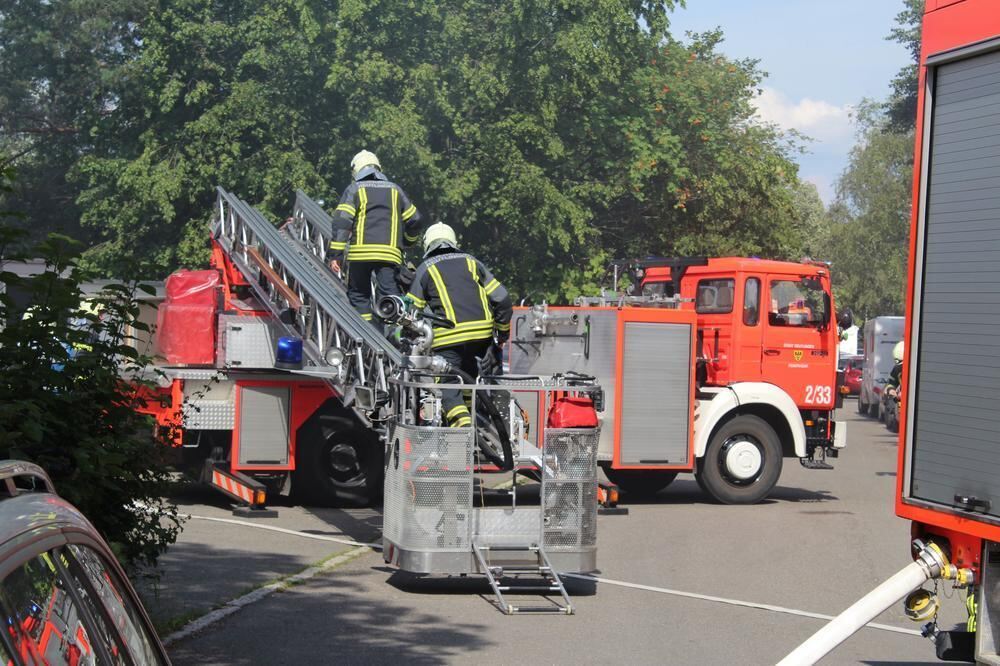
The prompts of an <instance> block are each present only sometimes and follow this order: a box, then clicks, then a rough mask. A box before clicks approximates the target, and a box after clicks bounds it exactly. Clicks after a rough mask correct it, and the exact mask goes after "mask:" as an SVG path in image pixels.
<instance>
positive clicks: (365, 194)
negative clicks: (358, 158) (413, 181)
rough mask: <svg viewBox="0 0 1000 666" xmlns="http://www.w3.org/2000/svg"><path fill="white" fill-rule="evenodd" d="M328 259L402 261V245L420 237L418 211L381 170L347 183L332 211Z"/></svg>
mask: <svg viewBox="0 0 1000 666" xmlns="http://www.w3.org/2000/svg"><path fill="white" fill-rule="evenodd" d="M333 226H334V231H335V233H334V238H333V240H332V241H331V242H330V250H331V251H332V252H331V255H332V256H331V257H330V258H331V259H336V260H338V261H339V260H341V259H343V255H344V250H345V249H346V248H347V245H348V243H350V249H348V250H347V259H348V261H384V262H386V263H390V264H401V263H403V245H404V243H405V244H406V245H412V244H413V243H415V242H416V241H417V239H418V238H419V237H420V213H419V212H418V211H417V207H416V206H414V205H413V203H412V202H411V201H410V199H409V197H407V196H406V193H405V192H403V189H402V188H401V187H400V186H399V185H396V184H395V183H393V182H391V181H389V180H386V178H385V176H383V175H382V174H381V173H376V174H375V177H369V178H366V179H364V180H357V181H354V182H353V183H351V184H350V185H349V186H348V187H347V189H346V190H344V194H343V195H342V196H341V197H340V203H339V204H338V205H337V210H336V211H334V214H333Z"/></svg>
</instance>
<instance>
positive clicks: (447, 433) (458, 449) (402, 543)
mask: <svg viewBox="0 0 1000 666" xmlns="http://www.w3.org/2000/svg"><path fill="white" fill-rule="evenodd" d="M472 447H473V442H472V429H471V428H458V429H456V428H424V427H412V426H405V425H400V424H396V425H394V426H393V427H392V428H391V430H390V437H389V447H388V452H387V456H388V458H387V461H386V462H387V466H386V474H385V496H384V506H383V511H384V512H385V518H384V527H383V529H384V533H385V537H386V538H387V539H389V540H391V541H392V542H393V543H395V544H396V545H397V546H399V547H400V548H404V549H411V550H427V551H441V550H460V551H469V550H471V548H472V513H473V512H472V478H473V455H472Z"/></svg>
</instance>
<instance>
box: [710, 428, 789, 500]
mask: <svg viewBox="0 0 1000 666" xmlns="http://www.w3.org/2000/svg"><path fill="white" fill-rule="evenodd" d="M781 464H782V458H781V442H779V441H778V435H777V433H775V432H774V428H772V427H771V426H770V425H768V424H767V422H766V421H764V419H762V418H759V417H757V416H753V415H752V414H742V415H740V416H737V417H735V418H733V419H731V420H730V421H727V422H726V423H724V424H723V425H722V426H721V427H720V428H719V429H718V430H717V431H716V432H715V434H714V435H712V440H711V441H710V442H709V443H708V448H707V449H706V450H705V456H704V457H703V458H701V459H700V460H699V461H698V472H697V474H698V476H699V477H700V480H701V484H700V485H702V487H703V488H705V490H707V491H708V494H709V495H711V496H712V497H714V498H715V499H716V500H718V501H719V502H722V503H723V504H756V503H757V502H759V501H761V500H762V499H764V498H765V497H767V494H768V493H770V492H771V489H772V488H774V484H776V483H777V482H778V477H779V476H781Z"/></svg>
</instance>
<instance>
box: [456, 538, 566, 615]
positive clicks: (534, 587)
mask: <svg viewBox="0 0 1000 666" xmlns="http://www.w3.org/2000/svg"><path fill="white" fill-rule="evenodd" d="M472 550H473V552H474V553H475V554H476V560H478V562H479V567H480V568H481V569H482V570H483V572H484V573H485V574H486V579H487V580H488V581H489V582H490V587H491V588H493V594H494V595H496V600H497V605H498V606H499V608H500V610H501V611H503V612H504V613H506V614H507V615H516V614H519V613H560V614H563V615H572V614H573V602H572V601H571V600H570V598H569V594H568V593H567V592H566V587H565V586H564V585H563V582H562V580H561V579H560V578H559V574H557V573H556V572H555V571H554V570H553V569H552V564H551V563H550V562H549V558H548V556H547V555H546V554H545V550H544V549H543V548H542V547H541V546H539V545H538V544H528V545H510V546H507V545H504V546H497V545H493V546H486V545H481V544H479V543H476V542H473V544H472ZM493 553H503V554H504V560H503V562H504V564H503V565H500V564H493V563H492V558H491V557H490V556H491V554H493ZM519 553H520V554H523V555H524V558H523V560H521V559H513V558H512V557H511V556H512V555H513V556H516V555H517V554H519ZM508 561H509V562H511V564H507V562H508ZM522 562H523V563H522ZM521 576H531V577H533V578H534V579H535V580H532V581H530V582H527V581H525V582H522V581H521V580H520V577H521ZM539 578H541V579H542V581H544V582H539V581H538V580H537V579H539ZM505 592H506V593H507V594H541V595H543V596H545V597H546V598H548V597H549V596H551V595H555V594H556V593H558V594H559V596H560V597H562V601H563V603H562V604H560V603H559V602H558V601H556V600H553V599H549V601H551V602H552V603H550V604H546V605H540V606H515V605H514V604H512V603H510V602H509V601H507V599H506V598H505V597H504V593H505Z"/></svg>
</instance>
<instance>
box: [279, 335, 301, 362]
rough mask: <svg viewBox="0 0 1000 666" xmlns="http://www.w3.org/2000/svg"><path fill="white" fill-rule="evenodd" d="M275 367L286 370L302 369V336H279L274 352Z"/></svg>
mask: <svg viewBox="0 0 1000 666" xmlns="http://www.w3.org/2000/svg"><path fill="white" fill-rule="evenodd" d="M274 367H276V368H282V369H285V370H301V369H302V338H291V337H281V338H278V346H277V348H276V349H275V353H274Z"/></svg>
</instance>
